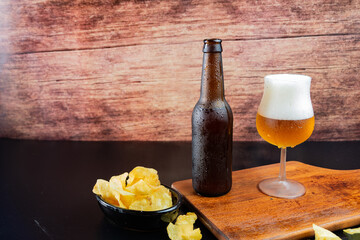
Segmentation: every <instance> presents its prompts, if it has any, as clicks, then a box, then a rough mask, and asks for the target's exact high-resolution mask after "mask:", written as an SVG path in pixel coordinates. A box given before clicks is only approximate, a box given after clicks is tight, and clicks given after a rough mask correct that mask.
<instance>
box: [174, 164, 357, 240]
mask: <svg viewBox="0 0 360 240" xmlns="http://www.w3.org/2000/svg"><path fill="white" fill-rule="evenodd" d="M278 171H279V164H272V165H266V166H261V167H256V168H250V169H244V170H239V171H235V172H233V187H232V189H231V191H230V192H229V193H228V194H226V195H224V196H221V197H216V198H206V197H201V196H200V195H197V194H196V193H195V192H194V190H193V188H192V182H191V179H189V180H184V181H180V182H175V183H174V184H173V187H175V188H176V189H177V190H179V191H180V192H181V193H182V194H183V196H184V197H185V199H186V200H187V201H188V202H189V203H190V204H191V205H192V206H193V208H194V210H195V211H196V213H197V214H198V216H199V218H200V219H201V221H202V222H203V223H204V224H205V225H206V226H207V227H208V228H209V230H210V231H212V232H213V233H214V235H215V236H217V238H218V239H233V240H235V239H242V240H246V239H301V238H305V237H310V236H313V235H314V231H313V230H312V224H313V223H315V224H317V225H320V226H323V227H325V228H327V229H329V230H332V231H334V230H338V229H343V228H347V227H352V226H355V225H358V224H360V190H359V189H360V181H359V180H360V170H330V169H324V168H319V167H314V166H310V165H306V164H303V163H300V162H294V161H290V162H288V164H287V175H288V177H289V178H291V179H294V180H296V181H299V182H301V183H303V184H304V186H305V188H306V193H305V195H304V196H301V197H299V198H296V199H280V198H275V197H270V196H267V195H265V194H263V193H261V192H260V191H259V190H258V189H257V184H258V183H259V181H261V180H262V179H265V178H269V177H274V176H276V175H277V174H278Z"/></svg>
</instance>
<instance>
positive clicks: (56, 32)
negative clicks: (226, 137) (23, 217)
mask: <svg viewBox="0 0 360 240" xmlns="http://www.w3.org/2000/svg"><path fill="white" fill-rule="evenodd" d="M0 13H1V14H0V31H1V32H0V137H11V138H26V139H66V140H145V141H146V140H155V141H160V140H161V141H163V140H165V141H171V140H175V141H179V140H186V141H188V140H191V121H190V119H191V112H192V108H193V106H194V105H195V103H196V101H197V100H198V97H199V91H200V76H201V64H202V52H201V50H202V39H204V38H209V37H219V38H222V39H223V40H224V42H223V48H224V52H223V62H224V75H225V94H226V98H227V100H228V102H229V104H230V106H231V107H232V110H233V112H234V140H237V141H255V140H261V139H260V137H259V136H258V134H257V132H256V128H255V115H256V110H257V106H258V104H259V102H260V99H261V95H262V88H263V77H264V76H265V75H267V74H271V73H283V72H291V73H299V74H307V75H310V76H311V77H312V78H313V82H312V89H311V90H312V101H313V105H314V110H315V115H316V116H315V118H316V125H315V131H314V133H313V135H312V137H311V138H310V140H340V141H341V140H359V139H360V109H359V107H358V103H359V100H360V97H359V96H360V83H359V75H360V74H359V69H360V1H359V0H352V1H330V0H317V1H311V2H306V3H304V2H303V1H300V0H292V1H285V0H283V1H276V0H268V1H239V0H238V1H224V0H223V1H211V0H207V1H180V0H179V1H146V0H145V1H135V0H133V1H131V0H129V1H118V0H108V1H98V0H88V1H79V0H78V1H60V0H51V1H50V0H45V1H37V0H31V1H25V0H19V1H10V0H6V1H1V2H0Z"/></svg>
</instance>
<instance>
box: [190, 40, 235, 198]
mask: <svg viewBox="0 0 360 240" xmlns="http://www.w3.org/2000/svg"><path fill="white" fill-rule="evenodd" d="M203 52H204V57H203V66H202V76H201V94H200V99H199V101H198V102H197V103H196V105H195V107H194V110H193V113H192V183H193V188H194V189H195V191H196V192H197V193H199V194H201V195H203V196H220V195H224V194H226V193H227V192H229V191H230V189H231V185H232V175H231V174H232V136H233V114H232V111H231V108H230V106H229V104H228V103H227V102H226V100H225V95H224V78H223V67H222V57H221V52H222V47H221V40H220V39H206V40H204V48H203Z"/></svg>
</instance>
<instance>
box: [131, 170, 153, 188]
mask: <svg viewBox="0 0 360 240" xmlns="http://www.w3.org/2000/svg"><path fill="white" fill-rule="evenodd" d="M141 179H142V180H143V181H144V182H146V183H147V184H148V185H150V186H154V187H157V186H160V180H159V176H158V173H157V171H156V170H155V169H153V168H145V167H135V168H134V169H133V170H132V171H131V172H130V173H129V179H128V181H127V184H128V186H131V185H133V184H135V183H136V182H138V181H140V180H141Z"/></svg>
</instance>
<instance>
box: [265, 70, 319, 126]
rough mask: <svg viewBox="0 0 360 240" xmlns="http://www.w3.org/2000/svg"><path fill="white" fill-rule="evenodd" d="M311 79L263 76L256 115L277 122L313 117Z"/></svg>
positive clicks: (286, 75)
mask: <svg viewBox="0 0 360 240" xmlns="http://www.w3.org/2000/svg"><path fill="white" fill-rule="evenodd" d="M310 83H311V77H309V76H305V75H297V74H274V75H268V76H265V84H264V94H263V97H262V99H261V102H260V106H259V109H258V113H259V114H260V115H262V116H263V117H267V118H272V119H278V120H302V119H307V118H311V117H312V116H314V110H313V107H312V104H311V99H310Z"/></svg>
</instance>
